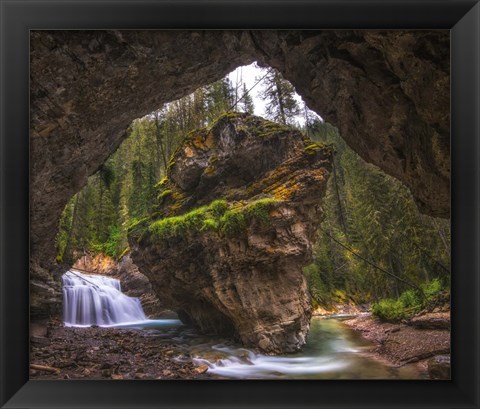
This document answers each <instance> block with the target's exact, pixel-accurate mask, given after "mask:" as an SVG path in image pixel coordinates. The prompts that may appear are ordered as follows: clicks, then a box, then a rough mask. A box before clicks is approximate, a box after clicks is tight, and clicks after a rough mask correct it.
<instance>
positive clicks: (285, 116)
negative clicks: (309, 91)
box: [260, 69, 301, 125]
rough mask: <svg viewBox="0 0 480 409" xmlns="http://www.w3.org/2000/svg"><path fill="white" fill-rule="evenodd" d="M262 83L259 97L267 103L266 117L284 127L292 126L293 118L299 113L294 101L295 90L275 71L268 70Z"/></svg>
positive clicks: (296, 103)
mask: <svg viewBox="0 0 480 409" xmlns="http://www.w3.org/2000/svg"><path fill="white" fill-rule="evenodd" d="M262 83H263V86H264V91H263V92H262V93H261V94H260V97H261V98H262V99H263V100H264V101H266V102H267V106H266V114H267V117H268V118H269V119H271V120H272V121H275V122H280V123H282V124H284V125H287V124H290V125H293V124H294V123H295V116H297V115H299V114H300V112H301V111H300V107H299V104H298V102H297V100H296V99H295V88H293V86H292V84H290V83H289V82H288V81H286V80H285V79H283V77H282V75H281V74H280V73H279V72H278V71H277V70H275V69H271V70H270V72H269V73H268V75H266V77H265V78H264V79H263V80H262Z"/></svg>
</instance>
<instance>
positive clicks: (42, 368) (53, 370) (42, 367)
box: [30, 364, 60, 373]
mask: <svg viewBox="0 0 480 409" xmlns="http://www.w3.org/2000/svg"><path fill="white" fill-rule="evenodd" d="M30 369H35V370H36V371H44V372H50V373H59V372H60V369H59V368H54V367H52V366H45V365H37V364H30Z"/></svg>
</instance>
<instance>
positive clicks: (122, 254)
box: [118, 246, 130, 260]
mask: <svg viewBox="0 0 480 409" xmlns="http://www.w3.org/2000/svg"><path fill="white" fill-rule="evenodd" d="M129 251H130V247H128V246H127V248H126V249H125V250H123V251H122V252H121V253H120V255H119V256H118V260H121V259H122V258H123V257H125V256H126V255H127V253H128V252H129Z"/></svg>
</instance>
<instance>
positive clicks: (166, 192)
mask: <svg viewBox="0 0 480 409" xmlns="http://www.w3.org/2000/svg"><path fill="white" fill-rule="evenodd" d="M172 193H173V192H172V191H171V190H170V189H166V190H164V191H163V192H161V193H160V194H159V195H158V197H157V199H158V201H160V202H163V201H164V200H165V199H166V198H167V197H168V196H171V195H172Z"/></svg>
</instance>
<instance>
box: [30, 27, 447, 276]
mask: <svg viewBox="0 0 480 409" xmlns="http://www.w3.org/2000/svg"><path fill="white" fill-rule="evenodd" d="M255 60H258V61H259V62H260V63H262V64H268V65H271V66H273V67H275V68H278V69H279V70H280V71H281V72H282V73H283V74H284V76H285V77H286V78H287V79H289V80H290V81H291V82H292V83H293V84H294V85H295V87H296V88H297V90H298V92H299V93H300V94H301V95H302V96H303V97H304V98H305V100H306V101H307V103H308V105H309V106H310V108H312V109H313V110H315V111H316V112H318V113H319V114H320V115H321V116H322V117H324V118H325V119H326V120H328V121H329V122H331V123H332V124H334V125H336V126H337V127H339V129H340V131H341V134H342V136H343V137H344V138H345V139H346V141H347V142H348V143H349V144H350V145H351V146H352V147H353V148H354V149H355V150H356V151H357V152H358V153H359V154H360V155H361V156H362V157H363V158H364V159H366V160H367V161H370V162H372V163H374V164H376V165H378V166H379V167H380V168H382V169H383V170H385V171H386V172H387V173H389V174H391V175H393V176H395V177H397V178H399V179H400V180H402V181H403V182H404V183H405V184H406V185H407V186H408V187H409V188H410V189H411V190H412V193H413V195H414V196H415V198H416V200H417V203H418V204H419V206H420V209H421V210H422V211H424V212H426V213H428V214H431V215H435V216H442V217H448V215H449V204H450V202H449V180H450V168H449V161H450V155H449V132H448V129H449V87H448V85H449V32H448V31H417V32H414V31H386V32H380V31H347V32H343V31H340V32H337V31H318V32H317V31H307V32H298V31H285V32H278V31H258V32H246V31H245V32H238V31H210V32H209V31H198V32H195V31H165V32H162V31H146V32H142V31H138V32H137V31H125V32H118V31H110V32H106V31H54V32H48V31H33V32H32V34H31V135H30V137H31V163H32V171H31V249H32V254H31V258H32V268H31V274H32V279H33V280H37V282H38V283H40V282H43V283H45V282H46V280H44V279H43V278H42V272H41V271H40V270H41V269H42V268H46V269H48V270H50V269H51V266H52V264H53V260H54V252H55V250H54V241H55V235H56V231H57V224H58V219H59V216H60V214H61V212H62V210H63V208H64V206H65V204H66V203H67V201H68V200H69V198H70V197H71V196H72V195H73V194H74V193H76V192H78V191H79V190H80V189H81V188H82V187H83V186H84V185H85V183H86V180H87V177H88V176H89V175H91V174H93V173H94V172H95V171H97V170H98V169H99V167H100V166H101V164H102V163H103V162H104V161H105V160H106V159H107V158H108V156H109V155H110V154H112V153H113V152H114V151H115V149H116V148H117V147H118V145H119V144H120V143H121V141H122V139H123V138H124V137H125V130H126V128H127V127H128V125H129V124H130V122H131V121H132V120H133V119H135V118H137V117H140V116H142V115H145V114H146V113H148V112H150V111H151V110H152V109H155V108H157V107H158V106H160V105H161V104H163V103H165V102H168V101H171V100H174V99H176V98H179V97H182V96H184V95H186V94H188V93H190V92H192V91H193V90H194V89H196V88H197V87H199V86H201V85H204V84H206V83H209V82H212V81H215V80H218V79H220V78H222V77H223V76H224V75H225V74H226V73H228V72H229V71H231V70H233V69H234V68H235V67H237V66H239V65H242V64H249V63H251V62H252V61H255ZM47 285H48V284H47Z"/></svg>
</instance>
